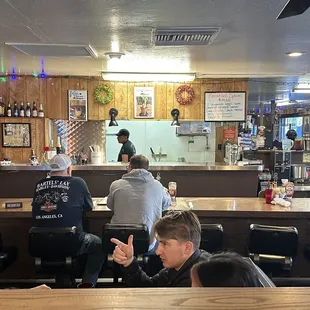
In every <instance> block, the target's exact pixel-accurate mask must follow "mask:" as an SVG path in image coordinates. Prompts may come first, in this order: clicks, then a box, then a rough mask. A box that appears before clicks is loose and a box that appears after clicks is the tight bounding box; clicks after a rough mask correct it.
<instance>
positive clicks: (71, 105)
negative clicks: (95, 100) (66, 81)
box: [68, 90, 88, 122]
mask: <svg viewBox="0 0 310 310" xmlns="http://www.w3.org/2000/svg"><path fill="white" fill-rule="evenodd" d="M68 115H69V121H78V122H86V121H87V120H88V97H87V90H68Z"/></svg>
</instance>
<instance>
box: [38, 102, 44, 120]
mask: <svg viewBox="0 0 310 310" xmlns="http://www.w3.org/2000/svg"><path fill="white" fill-rule="evenodd" d="M38 116H39V117H44V111H43V105H42V103H41V104H40V109H39V113H38Z"/></svg>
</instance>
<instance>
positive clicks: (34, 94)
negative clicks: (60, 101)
mask: <svg viewBox="0 0 310 310" xmlns="http://www.w3.org/2000/svg"><path fill="white" fill-rule="evenodd" d="M40 81H44V82H46V80H45V79H38V78H37V79H34V78H31V77H26V96H25V101H26V102H30V103H32V102H34V101H35V102H36V103H37V106H38V107H39V105H38V104H40V103H41V101H40Z"/></svg>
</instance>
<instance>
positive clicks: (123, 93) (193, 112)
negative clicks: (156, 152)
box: [0, 76, 248, 162]
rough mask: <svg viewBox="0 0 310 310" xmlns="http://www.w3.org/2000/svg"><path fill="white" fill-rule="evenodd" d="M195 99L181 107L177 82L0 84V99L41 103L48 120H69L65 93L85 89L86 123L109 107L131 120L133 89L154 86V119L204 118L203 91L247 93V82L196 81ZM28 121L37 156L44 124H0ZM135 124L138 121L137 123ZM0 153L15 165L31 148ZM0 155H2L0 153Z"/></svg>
mask: <svg viewBox="0 0 310 310" xmlns="http://www.w3.org/2000/svg"><path fill="white" fill-rule="evenodd" d="M100 84H103V85H108V86H110V87H111V89H112V91H113V94H114V96H113V100H112V101H111V102H110V103H109V104H107V105H102V104H99V103H96V102H94V90H95V88H96V86H98V85H100ZM187 84H188V85H190V86H192V87H193V89H194V92H195V98H194V100H193V102H192V104H190V105H187V106H184V105H180V104H179V103H178V102H177V100H176V96H175V92H176V90H177V88H178V87H179V86H181V85H182V84H179V83H133V82H128V83H126V82H108V81H103V80H102V79H101V78H98V77H90V78H85V77H53V78H46V79H40V78H34V77H32V76H19V77H17V79H16V80H12V79H11V78H9V77H8V78H7V81H6V82H2V81H0V96H2V97H3V101H4V102H5V103H6V104H7V103H8V102H9V101H10V102H11V104H12V103H14V101H15V100H16V101H18V102H20V101H24V102H27V101H29V102H31V103H32V102H33V101H35V102H36V103H42V104H43V106H44V111H45V117H46V118H51V119H68V90H69V89H70V90H88V118H89V120H105V119H109V110H110V108H113V107H114V108H116V109H117V110H118V116H117V119H119V120H120V119H122V120H127V119H134V87H141V86H153V87H154V88H155V118H154V119H159V120H167V119H168V120H170V119H171V115H170V112H171V110H172V109H173V108H177V109H179V110H180V119H184V120H203V119H204V93H205V92H206V91H247V90H248V82H247V81H246V80H242V79H199V80H195V81H193V82H192V83H187ZM13 121H15V122H21V121H22V122H30V123H31V124H32V130H31V131H32V137H31V138H32V143H33V148H34V150H35V152H36V154H37V155H38V156H41V155H42V152H43V147H44V145H45V144H46V143H47V142H48V141H47V138H46V137H45V132H46V130H45V122H44V120H40V119H30V120H28V119H21V118H18V119H14V118H8V119H6V118H2V119H0V122H13ZM137 121H138V120H137ZM217 136H218V137H217V138H218V139H217V144H220V143H222V139H220V138H221V137H220V136H221V135H220V134H217ZM0 153H2V155H3V156H5V157H10V158H11V159H12V160H13V161H14V162H28V159H29V155H30V149H26V148H25V149H12V148H2V147H1V145H0ZM0 155H1V154H0ZM216 158H217V159H218V160H220V159H222V158H223V151H222V150H216Z"/></svg>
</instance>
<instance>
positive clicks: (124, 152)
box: [116, 129, 136, 163]
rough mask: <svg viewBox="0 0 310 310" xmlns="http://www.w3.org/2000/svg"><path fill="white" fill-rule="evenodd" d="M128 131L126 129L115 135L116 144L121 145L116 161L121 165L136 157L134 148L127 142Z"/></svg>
mask: <svg viewBox="0 0 310 310" xmlns="http://www.w3.org/2000/svg"><path fill="white" fill-rule="evenodd" d="M129 134H130V133H129V131H128V130H127V129H121V130H120V131H119V132H118V133H117V134H116V135H117V141H118V143H121V144H123V146H122V147H121V150H120V152H119V154H118V158H117V161H121V162H123V163H128V162H129V161H130V158H131V157H132V156H134V155H136V148H135V146H134V145H133V143H132V142H131V141H130V140H128V138H129Z"/></svg>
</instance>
